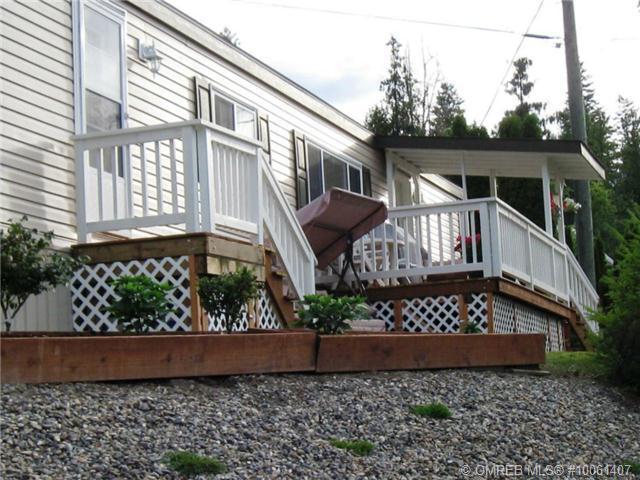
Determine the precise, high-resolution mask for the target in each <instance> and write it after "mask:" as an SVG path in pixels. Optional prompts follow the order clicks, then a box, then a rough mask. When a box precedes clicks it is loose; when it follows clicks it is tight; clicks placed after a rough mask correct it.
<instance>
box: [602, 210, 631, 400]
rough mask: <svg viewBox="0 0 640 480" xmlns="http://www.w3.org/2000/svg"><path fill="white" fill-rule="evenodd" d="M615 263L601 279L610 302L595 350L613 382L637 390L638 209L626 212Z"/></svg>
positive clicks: (604, 314)
mask: <svg viewBox="0 0 640 480" xmlns="http://www.w3.org/2000/svg"><path fill="white" fill-rule="evenodd" d="M616 257H617V258H616V260H617V262H616V264H615V267H614V268H613V269H611V271H610V272H609V274H608V275H607V276H606V277H605V278H604V281H605V282H606V284H607V287H608V291H609V299H610V301H611V303H610V306H609V309H608V310H607V311H606V312H598V313H596V314H595V318H596V320H597V321H598V322H599V323H600V325H601V327H602V329H601V340H600V341H599V342H598V343H597V348H598V351H599V352H600V353H601V354H602V355H603V357H604V360H605V363H606V365H607V367H608V369H609V373H610V376H611V379H612V380H613V381H616V382H619V383H622V384H625V385H628V386H630V387H632V388H635V389H640V207H636V208H635V210H634V211H632V212H630V216H629V220H628V221H627V223H626V225H625V234H624V238H623V241H621V247H620V251H619V252H618V255H616Z"/></svg>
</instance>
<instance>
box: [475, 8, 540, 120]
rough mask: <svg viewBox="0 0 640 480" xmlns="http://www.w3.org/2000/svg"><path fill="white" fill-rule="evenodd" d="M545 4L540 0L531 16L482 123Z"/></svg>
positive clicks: (483, 118)
mask: <svg viewBox="0 0 640 480" xmlns="http://www.w3.org/2000/svg"><path fill="white" fill-rule="evenodd" d="M543 4H544V0H540V4H539V5H538V9H537V10H536V12H535V13H534V14H533V17H532V18H531V21H530V22H529V25H528V26H527V30H526V31H525V33H524V35H522V38H521V39H520V42H519V43H518V46H517V47H516V50H515V52H513V56H512V57H511V60H510V61H509V64H508V65H507V68H506V69H505V71H504V75H502V80H500V83H499V84H498V86H497V87H496V91H495V93H494V94H493V98H492V99H491V103H490V104H489V108H487V111H486V113H485V114H484V117H482V122H480V124H481V125H482V124H484V121H485V120H486V119H487V116H488V115H489V112H490V111H491V108H493V104H494V102H495V101H496V98H498V93H500V89H501V88H502V86H503V85H504V81H505V80H506V79H507V75H508V74H509V70H511V66H512V65H513V61H514V60H515V59H516V56H517V55H518V52H519V51H520V47H522V44H523V43H524V40H525V38H527V36H530V35H529V30H530V29H531V26H532V25H533V22H535V21H536V18H538V14H539V13H540V10H541V9H542V5H543Z"/></svg>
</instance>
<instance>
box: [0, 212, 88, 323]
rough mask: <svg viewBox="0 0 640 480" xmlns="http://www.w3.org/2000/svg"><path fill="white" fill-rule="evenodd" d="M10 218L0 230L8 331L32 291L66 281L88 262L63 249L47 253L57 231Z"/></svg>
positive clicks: (0, 298) (1, 297)
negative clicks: (64, 251) (34, 226)
mask: <svg viewBox="0 0 640 480" xmlns="http://www.w3.org/2000/svg"><path fill="white" fill-rule="evenodd" d="M27 220H28V219H27V217H26V216H25V217H22V219H21V220H20V221H18V222H15V221H12V220H9V226H8V228H7V230H6V232H5V231H4V230H0V257H1V265H0V285H2V288H1V289H0V306H1V308H2V314H3V315H4V324H5V327H6V329H7V332H8V331H10V330H11V324H12V322H13V319H14V318H15V316H16V314H17V313H18V312H19V311H20V309H21V308H22V306H23V305H24V303H25V302H26V301H27V299H28V298H29V297H30V296H31V295H38V294H40V293H43V292H46V291H47V290H51V289H53V288H55V287H56V286H57V285H63V284H65V283H67V282H68V281H69V279H70V278H71V277H72V276H73V273H74V272H75V271H76V270H77V269H78V268H80V267H81V266H82V264H83V263H85V260H86V259H85V258H73V257H70V256H68V255H63V254H60V253H49V254H48V253H45V251H46V250H48V249H50V248H51V243H52V240H53V232H39V231H38V230H37V229H35V228H33V229H31V228H27V227H25V226H24V225H23V223H24V222H26V221H27Z"/></svg>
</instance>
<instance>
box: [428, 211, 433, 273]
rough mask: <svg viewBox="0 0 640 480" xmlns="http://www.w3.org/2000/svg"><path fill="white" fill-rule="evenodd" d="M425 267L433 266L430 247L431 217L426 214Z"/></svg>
mask: <svg viewBox="0 0 640 480" xmlns="http://www.w3.org/2000/svg"><path fill="white" fill-rule="evenodd" d="M426 218H427V267H429V268H431V267H432V266H433V247H432V246H431V215H429V214H427V215H426Z"/></svg>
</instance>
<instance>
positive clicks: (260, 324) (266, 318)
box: [209, 288, 283, 332]
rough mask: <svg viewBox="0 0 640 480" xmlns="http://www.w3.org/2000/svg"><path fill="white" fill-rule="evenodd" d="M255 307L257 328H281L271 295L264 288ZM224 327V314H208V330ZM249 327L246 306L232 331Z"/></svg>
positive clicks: (244, 330) (218, 329)
mask: <svg viewBox="0 0 640 480" xmlns="http://www.w3.org/2000/svg"><path fill="white" fill-rule="evenodd" d="M256 303H257V304H256V307H257V315H258V321H257V325H256V327H257V328H268V329H278V328H283V324H282V319H281V318H280V315H278V311H277V310H276V307H275V304H274V301H273V299H272V298H271V295H270V294H269V292H268V291H267V290H266V289H264V288H263V289H262V291H261V292H260V296H259V297H258V300H257V302H256ZM223 329H224V316H223V317H220V318H215V317H212V316H211V315H209V331H210V332H220V331H222V330H223ZM248 329H249V318H248V316H247V310H246V308H245V309H243V311H242V320H241V321H240V323H239V324H237V325H234V327H233V331H234V332H246V331H247V330H248Z"/></svg>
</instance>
